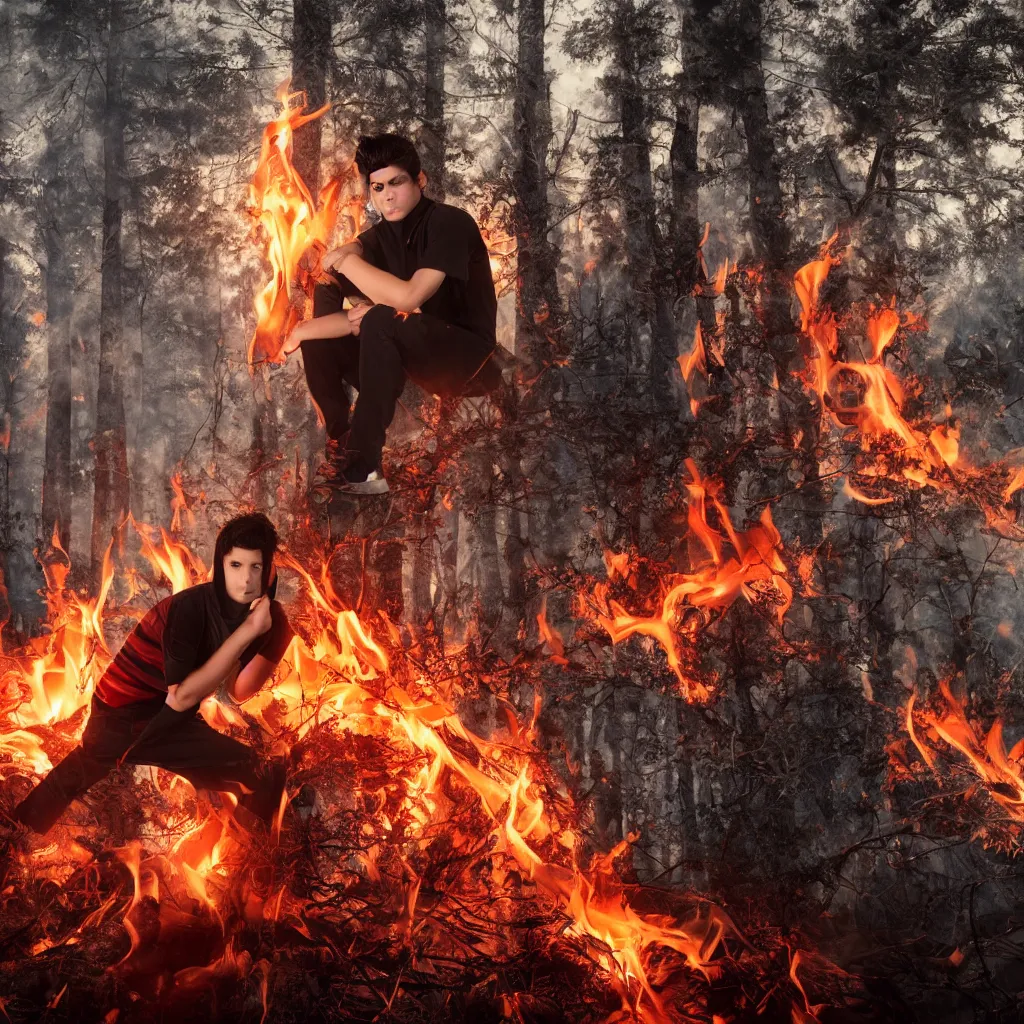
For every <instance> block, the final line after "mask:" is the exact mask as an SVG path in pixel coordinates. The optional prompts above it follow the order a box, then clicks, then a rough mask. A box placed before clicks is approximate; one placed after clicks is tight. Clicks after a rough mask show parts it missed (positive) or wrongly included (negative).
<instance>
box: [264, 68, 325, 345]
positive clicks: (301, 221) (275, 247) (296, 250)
mask: <svg viewBox="0 0 1024 1024" xmlns="http://www.w3.org/2000/svg"><path fill="white" fill-rule="evenodd" d="M277 98H278V100H279V101H280V103H281V108H282V109H281V114H280V116H279V117H277V118H276V119H275V120H273V121H271V122H270V123H269V124H268V125H267V127H266V128H265V129H264V130H263V143H262V146H261V148H260V156H259V161H258V163H257V165H256V171H255V173H254V174H253V178H252V182H251V184H250V185H249V207H248V212H249V216H250V217H251V218H252V220H253V222H254V223H253V234H254V237H255V238H256V239H257V241H258V242H259V244H260V247H261V248H262V249H263V250H264V251H265V253H266V257H267V260H268V261H269V263H270V267H271V277H270V280H269V281H268V282H267V283H266V284H265V285H264V286H263V288H262V289H261V291H260V293H259V294H258V295H257V296H256V299H255V308H256V330H255V332H254V333H253V336H252V339H251V340H250V342H249V362H250V363H254V362H259V361H262V360H269V361H271V362H280V361H281V348H282V346H283V344H284V341H285V338H286V337H287V335H288V332H289V331H290V330H291V328H292V327H293V326H294V325H295V324H296V323H297V322H298V321H299V319H300V318H301V317H300V313H299V311H298V310H296V309H295V308H294V306H293V304H292V302H291V299H290V295H289V289H290V286H291V285H292V283H293V282H295V281H297V280H298V279H299V278H300V276H301V277H302V279H303V280H302V282H300V283H302V284H304V285H305V287H306V288H307V289H309V290H311V288H312V280H314V279H315V276H316V274H317V273H318V272H319V266H318V264H319V257H320V256H322V255H323V253H324V252H325V251H326V248H327V244H328V240H329V239H330V237H331V234H332V233H333V231H334V227H335V224H336V222H337V219H338V205H339V198H340V196H341V191H342V182H341V180H340V179H338V178H334V179H332V180H331V181H329V182H328V183H327V184H326V185H325V186H324V187H323V189H321V191H320V195H319V197H318V200H317V202H316V203H314V202H313V197H312V196H311V195H310V192H309V189H308V188H307V187H306V183H305V182H304V181H303V180H302V177H301V176H300V175H299V173H298V172H297V171H296V170H295V167H294V165H293V164H292V142H293V138H294V135H295V132H296V131H297V130H298V129H299V128H301V127H302V126H303V125H304V124H308V123H309V122H310V121H314V120H316V119H317V118H318V117H322V116H323V114H325V113H326V112H327V110H328V109H329V108H328V107H327V106H324V107H321V108H320V109H319V110H314V111H313V112H312V113H308V114H306V113H303V110H304V108H305V95H304V94H303V93H290V92H289V91H288V83H287V82H286V83H285V84H284V85H283V86H282V87H281V88H280V89H279V90H278V95H277ZM300 101H301V102H300ZM307 252H308V253H309V254H310V255H309V256H307V259H310V258H311V257H312V258H313V260H314V263H316V264H317V265H316V266H314V267H312V268H311V269H310V271H308V272H304V273H302V274H301V275H300V264H301V262H302V259H303V256H306V254H307ZM307 279H308V280H307Z"/></svg>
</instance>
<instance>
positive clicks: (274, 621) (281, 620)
mask: <svg viewBox="0 0 1024 1024" xmlns="http://www.w3.org/2000/svg"><path fill="white" fill-rule="evenodd" d="M294 635H295V630H293V629H292V625H291V623H290V622H289V621H288V616H287V615H285V612H284V608H282V607H281V605H280V603H279V602H277V601H271V603H270V629H268V630H267V632H266V633H265V634H264V635H263V636H262V637H261V638H260V639H261V640H262V643H261V644H260V645H259V647H258V648H257V649H256V651H255V652H254V654H262V655H263V657H264V658H266V659H267V661H269V662H270V663H271V664H272V665H276V664H277V663H278V662H279V661H280V660H281V659H282V658H283V657H284V652H285V651H286V650H288V645H289V644H290V643H291V642H292V637H293V636H294Z"/></svg>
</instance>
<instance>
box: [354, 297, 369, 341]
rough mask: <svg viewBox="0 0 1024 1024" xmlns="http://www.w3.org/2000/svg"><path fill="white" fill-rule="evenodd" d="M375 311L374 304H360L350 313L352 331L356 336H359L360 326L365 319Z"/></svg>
mask: <svg viewBox="0 0 1024 1024" xmlns="http://www.w3.org/2000/svg"><path fill="white" fill-rule="evenodd" d="M371 309H373V304H372V303H369V302H360V303H359V304H358V305H355V306H353V307H352V308H351V309H350V310H349V311H348V323H349V327H351V329H352V333H353V334H355V335H358V334H359V328H360V325H361V324H362V322H363V317H364V316H366V314H367V313H368V312H369V311H370V310H371Z"/></svg>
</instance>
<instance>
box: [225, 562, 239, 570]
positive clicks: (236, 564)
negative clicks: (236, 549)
mask: <svg viewBox="0 0 1024 1024" xmlns="http://www.w3.org/2000/svg"><path fill="white" fill-rule="evenodd" d="M241 564H242V563H241V562H228V567H229V568H231V569H238V568H239V567H240V566H241Z"/></svg>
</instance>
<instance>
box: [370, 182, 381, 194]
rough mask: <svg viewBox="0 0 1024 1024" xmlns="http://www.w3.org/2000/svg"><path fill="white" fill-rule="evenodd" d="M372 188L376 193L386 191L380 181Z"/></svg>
mask: <svg viewBox="0 0 1024 1024" xmlns="http://www.w3.org/2000/svg"><path fill="white" fill-rule="evenodd" d="M370 188H372V189H373V191H374V192H383V191H384V186H383V185H382V184H381V183H380V182H379V181H375V182H374V183H373V184H372V185H371V186H370Z"/></svg>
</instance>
